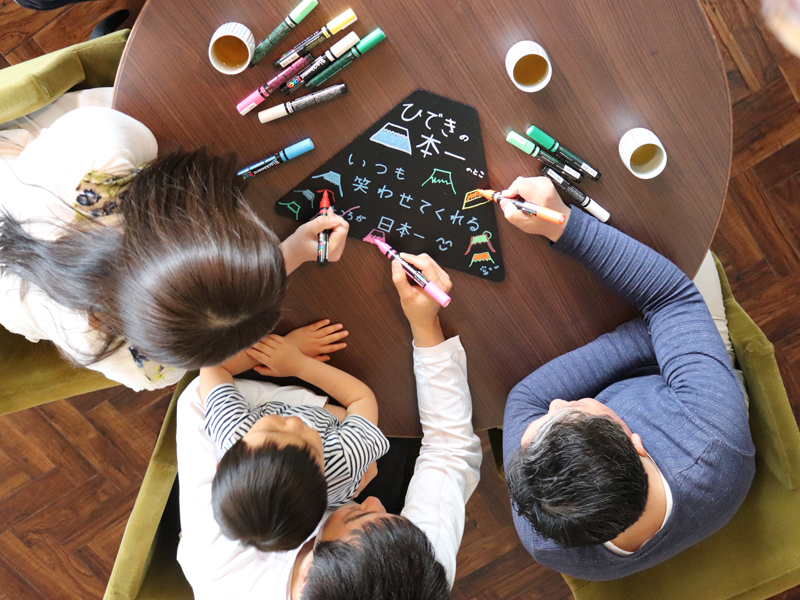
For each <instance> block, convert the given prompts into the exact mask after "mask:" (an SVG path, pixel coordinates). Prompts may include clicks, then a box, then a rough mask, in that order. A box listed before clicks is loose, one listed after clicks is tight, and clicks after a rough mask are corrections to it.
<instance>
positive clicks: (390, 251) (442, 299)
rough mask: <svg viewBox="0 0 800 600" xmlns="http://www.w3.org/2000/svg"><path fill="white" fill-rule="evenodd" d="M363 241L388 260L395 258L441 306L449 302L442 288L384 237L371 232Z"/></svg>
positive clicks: (449, 299)
mask: <svg viewBox="0 0 800 600" xmlns="http://www.w3.org/2000/svg"><path fill="white" fill-rule="evenodd" d="M373 231H374V230H373ZM364 241H365V242H367V243H368V244H374V245H376V246H377V247H378V250H380V251H381V252H382V253H383V255H384V256H385V257H386V258H388V259H389V260H396V261H397V262H399V263H400V266H401V267H403V271H405V272H406V275H408V276H409V277H410V278H411V280H412V281H413V282H414V283H416V284H417V285H418V286H419V287H421V288H422V289H423V290H424V291H425V293H426V294H428V295H429V296H430V297H431V298H433V299H434V300H436V301H437V302H438V303H439V304H441V305H442V306H447V305H448V304H450V301H451V300H452V298H450V296H448V295H447V294H446V293H445V292H444V290H442V288H440V287H439V286H438V285H436V284H435V283H433V282H432V281H431V280H430V279H428V278H427V277H425V275H423V273H422V271H420V270H419V269H417V267H415V266H414V265H412V264H411V263H410V262H408V261H407V260H405V259H403V258H402V257H401V256H400V254H399V253H398V252H397V250H395V249H394V248H392V247H391V246H390V245H389V244H387V243H386V240H385V239H381V238H380V237H377V236H376V235H373V234H372V233H371V232H370V233H369V234H368V235H367V237H365V238H364Z"/></svg>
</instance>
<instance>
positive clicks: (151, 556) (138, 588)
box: [103, 371, 197, 600]
mask: <svg viewBox="0 0 800 600" xmlns="http://www.w3.org/2000/svg"><path fill="white" fill-rule="evenodd" d="M195 377H197V371H193V372H190V373H187V374H186V375H184V377H183V379H181V380H180V381H179V382H178V385H177V386H176V388H175V393H174V394H173V395H172V401H171V402H170V404H169V408H168V409H167V414H166V416H165V417H164V424H163V425H162V426H161V433H160V434H159V435H158V440H157V441H156V447H155V449H154V450H153V457H152V458H151V459H150V464H149V465H148V467H147V472H146V473H145V475H144V481H142V487H141V488H140V489H139V495H138V496H137V497H136V504H134V506H133V511H132V512H131V516H130V518H129V519H128V525H127V526H126V527H125V533H124V534H123V536H122V542H121V543H120V547H119V552H118V553H117V558H116V560H115V561H114V569H113V570H112V571H111V578H110V579H109V581H108V586H107V587H106V593H105V595H104V596H103V599H104V600H134V598H135V599H138V600H184V599H186V600H191V599H192V598H194V594H193V593H192V588H191V586H190V585H189V582H187V581H186V578H185V577H184V576H183V571H182V570H181V567H180V565H179V564H178V561H177V558H176V555H177V551H178V539H179V535H180V529H181V527H180V511H179V506H178V481H177V474H178V457H177V450H176V444H175V423H176V419H175V413H176V408H177V403H178V398H179V397H180V395H181V394H182V393H183V390H185V389H186V386H187V385H189V383H191V381H192V380H193V379H194V378H195Z"/></svg>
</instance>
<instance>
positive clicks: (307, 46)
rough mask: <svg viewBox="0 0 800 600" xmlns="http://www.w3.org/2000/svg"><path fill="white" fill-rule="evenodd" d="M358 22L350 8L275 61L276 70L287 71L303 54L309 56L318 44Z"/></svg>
mask: <svg viewBox="0 0 800 600" xmlns="http://www.w3.org/2000/svg"><path fill="white" fill-rule="evenodd" d="M357 20H358V17H356V13H354V12H353V9H352V8H348V9H347V10H346V11H344V12H343V13H342V14H340V15H339V16H338V17H336V18H335V19H333V20H332V21H331V22H329V23H328V24H327V25H324V26H323V27H322V29H320V30H319V31H317V32H315V33H312V34H311V35H310V36H308V37H307V38H306V39H304V40H303V41H302V42H300V43H299V44H297V45H296V46H295V47H294V48H292V49H291V50H289V51H288V52H287V53H286V54H284V55H283V56H281V57H280V58H279V59H278V60H276V61H275V68H276V69H285V68H286V67H288V66H289V65H290V64H292V63H293V62H294V61H296V60H297V59H298V58H300V57H301V56H303V54H308V51H309V50H311V49H312V48H313V47H314V46H316V45H317V44H320V43H321V42H324V41H325V40H326V39H328V38H329V37H331V36H332V35H336V34H337V33H339V32H340V31H341V30H342V29H344V28H346V27H349V26H350V25H352V24H353V23H355V22H356V21H357Z"/></svg>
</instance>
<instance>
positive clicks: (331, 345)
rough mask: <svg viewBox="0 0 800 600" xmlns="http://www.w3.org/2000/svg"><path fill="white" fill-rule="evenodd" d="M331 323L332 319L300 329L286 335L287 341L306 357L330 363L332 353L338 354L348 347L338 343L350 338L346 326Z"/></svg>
mask: <svg viewBox="0 0 800 600" xmlns="http://www.w3.org/2000/svg"><path fill="white" fill-rule="evenodd" d="M330 322H331V320H330V319H323V320H322V321H317V322H316V323H312V324H311V325H306V326H305V327H300V328H298V329H295V330H294V331H292V332H290V333H288V334H286V339H287V340H289V341H290V342H292V344H294V345H295V346H297V347H298V348H299V349H300V352H302V353H303V354H305V355H306V356H310V357H311V358H314V359H316V360H319V361H322V362H326V361H329V360H330V359H331V357H330V356H328V354H329V353H330V352H336V351H337V350H341V349H342V348H344V347H346V346H347V344H345V343H344V342H342V343H339V344H337V343H336V342H338V341H339V340H341V339H342V338H345V337H347V336H348V332H347V331H345V330H344V329H343V327H344V325H342V324H341V323H336V324H335V325H329V323H330Z"/></svg>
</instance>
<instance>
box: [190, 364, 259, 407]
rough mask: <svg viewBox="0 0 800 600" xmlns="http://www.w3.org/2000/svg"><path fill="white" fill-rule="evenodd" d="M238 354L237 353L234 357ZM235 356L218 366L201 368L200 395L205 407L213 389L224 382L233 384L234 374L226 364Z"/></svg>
mask: <svg viewBox="0 0 800 600" xmlns="http://www.w3.org/2000/svg"><path fill="white" fill-rule="evenodd" d="M242 354H243V353H242ZM238 356H239V355H238V354H237V355H236V356H235V357H234V358H236V357H238ZM234 358H231V359H228V360H227V361H226V362H224V363H222V365H219V366H217V367H203V368H202V369H200V397H201V398H202V399H203V408H205V407H206V398H208V394H209V393H211V390H213V389H214V388H215V387H217V386H218V385H222V384H223V383H230V384H231V385H233V375H231V373H230V371H228V370H227V369H226V368H225V367H224V365H227V364H228V363H229V362H231V361H232V360H234ZM247 358H248V359H250V357H247Z"/></svg>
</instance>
